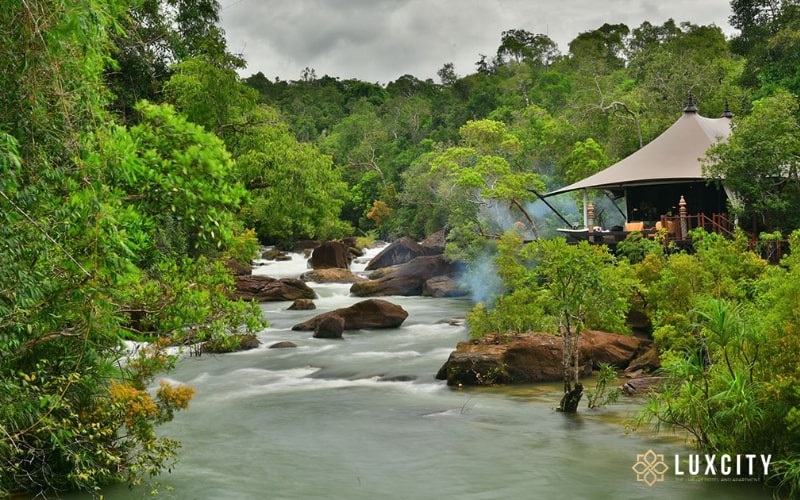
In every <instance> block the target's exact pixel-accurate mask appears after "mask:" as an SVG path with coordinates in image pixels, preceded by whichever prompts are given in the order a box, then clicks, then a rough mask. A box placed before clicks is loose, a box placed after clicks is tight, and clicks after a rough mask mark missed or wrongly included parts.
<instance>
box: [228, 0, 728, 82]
mask: <svg viewBox="0 0 800 500" xmlns="http://www.w3.org/2000/svg"><path fill="white" fill-rule="evenodd" d="M220 3H221V6H222V9H221V11H220V15H221V18H222V22H221V24H222V28H223V29H224V30H225V32H226V36H227V39H228V46H229V48H230V50H231V51H233V52H236V53H242V54H243V55H244V57H245V59H246V60H247V62H248V67H247V68H246V69H245V70H244V71H243V72H242V74H243V75H244V76H247V75H250V74H252V73H256V72H258V71H261V72H263V73H264V74H265V75H266V76H267V77H268V78H270V79H273V80H274V79H275V78H276V77H279V78H280V79H282V80H296V79H299V78H300V75H301V72H302V70H303V68H305V67H309V68H313V69H314V70H315V71H316V74H317V75H318V76H322V75H325V74H327V75H330V76H334V77H339V78H342V79H347V78H358V79H360V80H366V81H372V82H380V83H388V82H390V81H393V80H395V79H397V78H398V77H400V76H402V75H404V74H411V75H414V76H416V77H418V78H422V79H425V78H433V79H436V71H437V70H438V69H439V68H441V67H442V66H443V65H444V64H445V63H448V62H452V63H453V64H454V65H455V68H456V72H458V73H459V74H462V75H464V74H469V73H472V72H474V70H475V66H474V63H475V62H476V61H477V60H478V59H479V56H480V54H485V55H487V56H492V55H493V54H494V53H495V52H496V50H497V47H498V45H499V44H500V34H501V32H502V31H505V30H508V29H515V28H521V29H525V30H528V31H530V32H533V33H545V34H548V35H549V36H550V37H551V38H552V39H553V40H555V41H556V42H557V43H558V44H559V46H560V47H561V49H562V51H566V48H567V44H568V43H569V42H570V40H572V39H574V38H575V37H576V36H577V35H578V34H579V33H581V32H584V31H589V30H592V29H595V28H598V27H600V26H601V25H603V23H612V24H613V23H625V24H627V25H628V27H630V28H631V29H633V28H636V27H638V26H639V25H640V24H641V23H642V22H643V21H650V22H651V23H653V24H661V23H663V22H664V21H666V20H667V19H670V18H672V19H674V20H675V21H676V22H678V23H680V22H683V21H689V22H692V23H695V24H712V23H713V24H716V25H717V26H720V27H721V28H722V29H723V30H724V31H725V32H726V33H728V34H730V33H731V32H732V30H731V28H730V26H729V25H728V24H727V19H728V16H729V15H730V7H729V0H704V1H703V2H698V1H696V0H671V1H668V2H665V1H663V0H658V1H654V0H611V1H603V2H599V1H597V0H540V1H532V0H220Z"/></svg>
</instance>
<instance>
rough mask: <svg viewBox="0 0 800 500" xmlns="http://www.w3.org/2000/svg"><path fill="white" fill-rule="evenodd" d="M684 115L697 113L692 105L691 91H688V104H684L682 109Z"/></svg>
mask: <svg viewBox="0 0 800 500" xmlns="http://www.w3.org/2000/svg"><path fill="white" fill-rule="evenodd" d="M683 112H684V113H697V106H695V105H694V94H692V91H691V90H690V91H689V102H688V103H687V104H686V107H685V108H683Z"/></svg>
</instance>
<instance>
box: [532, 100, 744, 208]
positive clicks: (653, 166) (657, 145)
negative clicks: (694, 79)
mask: <svg viewBox="0 0 800 500" xmlns="http://www.w3.org/2000/svg"><path fill="white" fill-rule="evenodd" d="M730 116H732V115H730V113H728V112H726V114H724V115H723V117H722V118H706V117H704V116H700V114H699V113H697V108H695V107H694V105H693V104H692V103H691V102H690V105H689V106H687V107H686V108H685V109H684V112H683V115H682V116H681V117H680V118H679V119H678V121H676V122H675V123H674V124H672V126H671V127H669V128H668V129H667V130H665V131H664V133H663V134H661V135H659V136H658V137H656V138H655V139H653V140H652V141H651V142H650V143H648V144H646V145H645V146H644V147H642V148H641V149H639V150H638V151H636V152H635V153H633V154H632V155H630V156H628V157H627V158H625V159H623V160H620V161H618V162H617V163H615V164H613V165H611V166H610V167H608V168H606V169H604V170H601V171H600V172H598V173H596V174H594V175H592V176H590V177H587V178H585V179H583V180H581V181H578V182H576V183H574V184H570V185H569V186H565V187H563V188H560V189H556V190H555V191H551V192H549V193H547V194H546V195H545V196H552V195H556V194H560V193H566V192H568V191H575V190H578V189H610V190H618V189H622V188H624V187H628V186H641V185H647V184H664V183H674V182H690V181H696V180H700V179H703V172H702V165H701V161H700V159H701V158H703V157H704V156H705V154H706V151H707V150H708V148H709V147H710V146H711V145H713V144H715V143H717V142H720V141H721V140H727V138H728V135H730V132H731V124H730V122H731V121H730Z"/></svg>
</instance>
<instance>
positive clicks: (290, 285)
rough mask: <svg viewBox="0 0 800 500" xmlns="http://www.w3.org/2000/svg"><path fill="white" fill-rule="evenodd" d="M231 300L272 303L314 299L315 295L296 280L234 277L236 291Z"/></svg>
mask: <svg viewBox="0 0 800 500" xmlns="http://www.w3.org/2000/svg"><path fill="white" fill-rule="evenodd" d="M230 297H231V298H232V299H234V300H235V299H243V300H256V301H258V302H273V301H280V300H296V299H316V298H317V294H316V293H315V292H314V290H312V289H311V288H310V287H309V286H308V285H306V284H305V283H303V282H302V281H300V280H297V279H291V278H281V279H276V278H271V277H269V276H260V275H256V276H253V275H249V276H236V289H235V290H234V291H233V293H231V295H230Z"/></svg>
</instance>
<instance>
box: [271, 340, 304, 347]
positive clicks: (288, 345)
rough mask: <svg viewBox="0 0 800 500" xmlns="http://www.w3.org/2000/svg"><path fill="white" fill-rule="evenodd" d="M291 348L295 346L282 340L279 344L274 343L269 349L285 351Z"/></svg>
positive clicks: (295, 345)
mask: <svg viewBox="0 0 800 500" xmlns="http://www.w3.org/2000/svg"><path fill="white" fill-rule="evenodd" d="M292 347H297V344H295V343H294V342H289V341H288V340H282V341H280V342H275V343H274V344H272V345H271V346H269V348H270V349H287V348H292Z"/></svg>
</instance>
